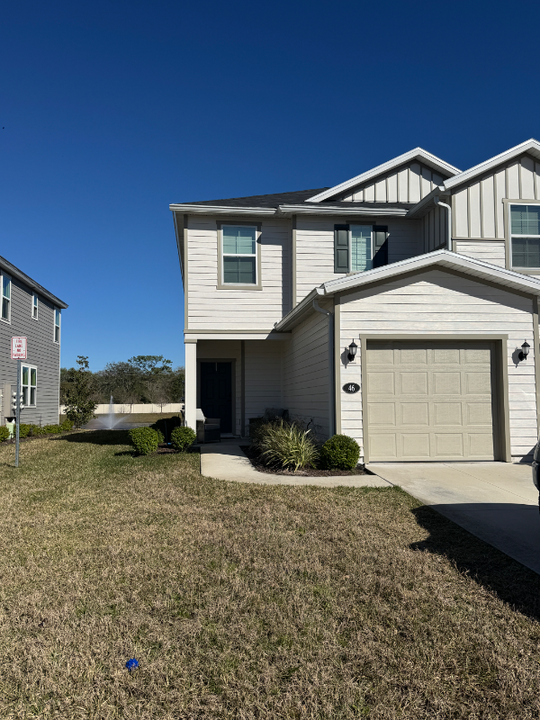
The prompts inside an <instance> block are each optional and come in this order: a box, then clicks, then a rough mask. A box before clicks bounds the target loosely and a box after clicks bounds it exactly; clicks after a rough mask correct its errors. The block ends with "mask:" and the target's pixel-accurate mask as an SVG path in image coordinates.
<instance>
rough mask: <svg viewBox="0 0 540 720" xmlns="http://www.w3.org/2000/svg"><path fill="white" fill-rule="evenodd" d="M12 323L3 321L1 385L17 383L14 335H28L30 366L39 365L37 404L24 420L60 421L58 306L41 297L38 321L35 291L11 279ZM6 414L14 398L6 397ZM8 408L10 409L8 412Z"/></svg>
mask: <svg viewBox="0 0 540 720" xmlns="http://www.w3.org/2000/svg"><path fill="white" fill-rule="evenodd" d="M11 295H12V299H11V324H9V323H5V322H1V321H0V386H2V385H3V384H4V383H10V384H11V385H13V390H15V386H16V383H17V361H16V360H11V359H10V358H11V338H12V337H13V336H18V335H22V336H26V337H27V338H28V359H27V360H26V361H23V362H27V363H28V364H29V365H34V366H35V367H36V368H37V393H36V407H27V408H24V409H23V410H22V412H21V422H24V423H35V424H38V425H49V424H55V423H57V422H58V413H59V376H60V346H59V345H58V344H57V343H55V342H54V306H53V305H52V303H50V302H49V301H46V300H44V299H43V298H42V297H41V296H38V302H39V305H38V320H34V319H33V318H32V316H31V313H32V291H31V290H30V289H29V288H27V287H26V286H25V285H23V284H22V283H21V282H20V281H19V280H17V279H15V278H12V280H11ZM4 406H7V407H3V410H2V414H3V416H5V415H8V416H9V415H10V414H11V398H5V399H4ZM6 410H7V412H6Z"/></svg>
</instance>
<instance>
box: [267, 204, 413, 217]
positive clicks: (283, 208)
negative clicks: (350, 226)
mask: <svg viewBox="0 0 540 720" xmlns="http://www.w3.org/2000/svg"><path fill="white" fill-rule="evenodd" d="M351 206H352V207H350V208H348V207H344V206H343V205H340V206H339V207H336V206H335V205H322V206H321V205H305V204H302V205H280V206H279V208H278V210H279V214H280V215H288V214H294V215H365V216H368V217H374V216H379V215H385V216H389V215H394V216H396V217H405V215H407V213H408V212H409V208H396V207H393V208H389V207H387V208H385V207H384V204H383V205H382V207H380V208H374V207H365V208H364V207H358V206H355V205H353V204H352V203H351Z"/></svg>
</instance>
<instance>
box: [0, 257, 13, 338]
mask: <svg viewBox="0 0 540 720" xmlns="http://www.w3.org/2000/svg"><path fill="white" fill-rule="evenodd" d="M5 278H7V279H8V280H9V282H10V292H9V313H8V317H7V318H4V317H2V306H3V304H4V279H5ZM12 302H13V280H12V278H11V275H8V274H7V273H5V272H4V271H3V270H0V303H1V305H0V320H1V321H2V322H5V323H7V324H8V325H11V303H12Z"/></svg>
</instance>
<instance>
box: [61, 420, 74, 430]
mask: <svg viewBox="0 0 540 720" xmlns="http://www.w3.org/2000/svg"><path fill="white" fill-rule="evenodd" d="M60 427H61V428H62V432H69V431H70V430H72V429H73V423H72V422H71V420H67V419H66V420H64V422H63V423H62V424H61V425H60Z"/></svg>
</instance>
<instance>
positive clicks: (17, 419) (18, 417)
mask: <svg viewBox="0 0 540 720" xmlns="http://www.w3.org/2000/svg"><path fill="white" fill-rule="evenodd" d="M15 403H16V405H15V408H16V410H15V467H19V425H20V422H21V358H17V397H16V399H15Z"/></svg>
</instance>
